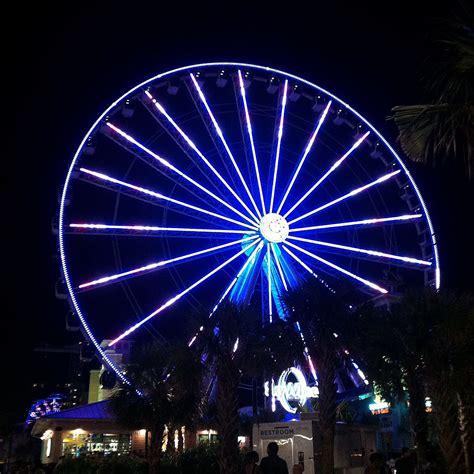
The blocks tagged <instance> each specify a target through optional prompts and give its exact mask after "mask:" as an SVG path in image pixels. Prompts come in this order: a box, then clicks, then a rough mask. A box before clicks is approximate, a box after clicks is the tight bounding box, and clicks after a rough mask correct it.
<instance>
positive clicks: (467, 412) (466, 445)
mask: <svg viewBox="0 0 474 474" xmlns="http://www.w3.org/2000/svg"><path fill="white" fill-rule="evenodd" d="M473 398H474V394H472V393H470V392H469V391H468V392H467V393H463V394H458V396H457V399H458V413H459V430H460V432H461V442H462V446H463V452H464V464H465V465H466V473H472V469H473V463H474V460H473V457H474V436H473V429H474V413H473Z"/></svg>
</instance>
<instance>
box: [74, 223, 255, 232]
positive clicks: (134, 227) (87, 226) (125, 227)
mask: <svg viewBox="0 0 474 474" xmlns="http://www.w3.org/2000/svg"><path fill="white" fill-rule="evenodd" d="M69 227H71V228H77V229H95V230H107V229H110V230H133V231H145V232H192V233H207V234H255V233H256V232H255V231H252V230H227V229H192V228H187V227H156V226H150V225H109V224H86V223H84V224H80V223H74V224H69Z"/></svg>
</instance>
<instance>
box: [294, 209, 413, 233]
mask: <svg viewBox="0 0 474 474" xmlns="http://www.w3.org/2000/svg"><path fill="white" fill-rule="evenodd" d="M420 217H422V214H406V215H402V216H395V217H381V218H378V219H363V220H361V221H350V222H337V223H334V224H322V225H313V226H309V227H298V228H296V229H291V233H294V232H304V231H307V230H319V229H333V228H337V227H350V226H356V225H373V224H381V223H383V222H396V221H407V220H412V219H419V218H420Z"/></svg>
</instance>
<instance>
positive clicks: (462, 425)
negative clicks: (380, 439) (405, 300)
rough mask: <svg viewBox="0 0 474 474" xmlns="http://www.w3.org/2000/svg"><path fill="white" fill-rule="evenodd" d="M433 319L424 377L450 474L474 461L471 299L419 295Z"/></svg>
mask: <svg viewBox="0 0 474 474" xmlns="http://www.w3.org/2000/svg"><path fill="white" fill-rule="evenodd" d="M418 298H419V300H421V301H422V303H423V305H424V308H425V311H426V312H427V313H428V315H429V317H430V319H431V322H432V324H431V330H430V333H431V334H430V337H429V338H428V339H427V341H426V346H425V348H424V360H425V364H424V375H425V381H426V386H427V392H428V394H429V396H430V397H431V400H432V405H433V415H434V420H435V425H436V428H437V432H438V438H439V443H440V447H441V450H442V452H443V455H444V458H445V461H446V465H447V467H448V472H452V473H454V472H462V471H463V470H464V472H466V473H471V472H472V468H473V463H474V458H473V456H474V444H473V443H474V395H473V394H474V351H473V347H472V341H473V339H474V297H473V295H471V294H467V293H464V294H459V293H454V292H448V291H444V292H441V293H431V294H430V293H428V294H426V293H424V294H422V295H420V296H419V297H418Z"/></svg>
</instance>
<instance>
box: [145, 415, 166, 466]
mask: <svg viewBox="0 0 474 474" xmlns="http://www.w3.org/2000/svg"><path fill="white" fill-rule="evenodd" d="M163 435H164V424H159V425H156V427H155V429H154V430H153V431H152V432H151V437H150V449H149V455H148V466H149V473H150V474H157V473H158V472H159V469H160V462H161V453H162V446H163Z"/></svg>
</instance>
